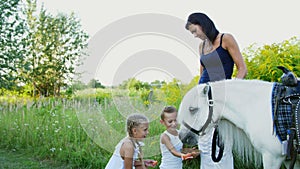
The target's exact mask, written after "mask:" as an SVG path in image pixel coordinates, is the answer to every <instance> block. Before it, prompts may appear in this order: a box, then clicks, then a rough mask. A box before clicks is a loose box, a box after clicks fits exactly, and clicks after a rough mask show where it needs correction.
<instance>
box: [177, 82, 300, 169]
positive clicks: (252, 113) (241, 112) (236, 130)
mask: <svg viewBox="0 0 300 169" xmlns="http://www.w3.org/2000/svg"><path fill="white" fill-rule="evenodd" d="M273 84H274V83H271V82H265V81H259V80H223V81H218V82H210V83H208V84H200V85H197V86H195V87H194V88H192V89H191V90H190V91H189V92H188V93H187V94H186V95H185V96H184V98H183V100H182V102H181V105H180V107H179V110H178V114H179V115H178V121H179V123H180V124H181V125H180V126H181V127H180V136H181V137H184V136H187V135H188V132H187V131H191V130H193V131H194V132H195V131H198V133H200V135H201V134H205V132H207V131H208V130H210V129H212V127H214V126H215V125H218V126H219V133H220V136H221V137H222V138H223V140H224V144H225V146H230V147H232V148H233V149H234V150H235V151H236V152H237V153H238V154H239V156H240V157H242V158H243V159H244V160H246V161H248V160H250V161H253V162H255V164H257V165H261V162H263V167H264V168H265V169H279V168H280V166H281V164H282V162H284V163H285V165H286V166H288V165H289V163H290V162H289V161H285V156H284V155H282V146H281V142H280V141H279V139H278V138H277V136H276V135H275V134H274V133H273V119H272V112H271V111H272V104H271V95H272V89H273ZM209 89H210V90H211V98H210V99H211V100H210V99H209V96H208V95H209V94H208V90H209ZM209 107H211V110H212V116H211V118H210V116H209ZM206 124H207V125H206ZM193 136H197V135H195V134H194V135H193ZM197 138H198V137H197ZM261 160H262V161H261ZM294 168H295V169H296V168H300V162H299V158H298V160H297V162H296V164H295V166H294Z"/></svg>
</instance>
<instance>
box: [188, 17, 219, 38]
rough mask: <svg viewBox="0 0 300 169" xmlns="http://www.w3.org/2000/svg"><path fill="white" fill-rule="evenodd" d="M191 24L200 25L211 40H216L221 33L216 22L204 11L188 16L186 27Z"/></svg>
mask: <svg viewBox="0 0 300 169" xmlns="http://www.w3.org/2000/svg"><path fill="white" fill-rule="evenodd" d="M191 24H194V25H200V26H201V28H202V30H203V32H204V33H205V35H206V36H207V38H208V39H209V40H210V41H211V42H214V41H215V39H216V38H217V36H218V34H219V31H218V30H217V28H216V26H215V24H214V22H213V21H212V20H211V19H210V18H209V17H208V16H207V15H205V14H204V13H193V14H191V15H190V16H189V17H188V20H187V23H186V25H185V28H186V29H187V30H188V29H189V26H190V25H191Z"/></svg>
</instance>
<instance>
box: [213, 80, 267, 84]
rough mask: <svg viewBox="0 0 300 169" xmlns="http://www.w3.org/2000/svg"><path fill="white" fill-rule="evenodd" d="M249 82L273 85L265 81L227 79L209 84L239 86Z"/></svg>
mask: <svg viewBox="0 0 300 169" xmlns="http://www.w3.org/2000/svg"><path fill="white" fill-rule="evenodd" d="M249 82H251V84H269V83H271V82H268V81H263V80H258V79H225V80H220V81H215V82H209V83H210V84H224V83H237V84H242V83H246V84H249Z"/></svg>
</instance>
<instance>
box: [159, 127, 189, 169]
mask: <svg viewBox="0 0 300 169" xmlns="http://www.w3.org/2000/svg"><path fill="white" fill-rule="evenodd" d="M164 134H166V135H168V136H169V138H170V141H171V143H172V145H173V146H174V148H175V149H176V151H178V152H181V149H182V146H183V144H182V142H181V140H180V139H179V136H174V135H172V134H171V133H169V132H168V131H164ZM161 136H162V135H161ZM160 140H161V139H160ZM160 151H161V154H162V159H161V164H160V166H159V168H160V169H182V159H181V158H180V157H176V156H174V155H173V154H172V153H171V152H170V151H169V149H168V148H167V147H166V145H165V144H162V143H161V141H160Z"/></svg>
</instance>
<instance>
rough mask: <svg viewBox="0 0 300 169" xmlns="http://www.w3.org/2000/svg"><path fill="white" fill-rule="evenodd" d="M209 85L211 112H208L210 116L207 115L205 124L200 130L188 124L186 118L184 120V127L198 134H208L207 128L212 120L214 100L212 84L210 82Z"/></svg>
mask: <svg viewBox="0 0 300 169" xmlns="http://www.w3.org/2000/svg"><path fill="white" fill-rule="evenodd" d="M207 86H208V94H207V98H208V108H209V112H208V117H207V119H206V121H205V123H204V125H203V126H202V127H201V128H200V129H199V130H196V129H194V128H193V127H191V126H190V125H189V124H187V123H186V122H185V121H184V120H183V121H182V124H183V125H184V127H186V128H187V129H189V130H190V131H191V132H193V133H195V134H197V135H198V136H203V135H205V134H206V133H205V129H206V128H207V127H208V125H209V124H210V123H211V122H212V115H213V105H214V100H213V99H212V92H211V86H210V85H209V84H207Z"/></svg>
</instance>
